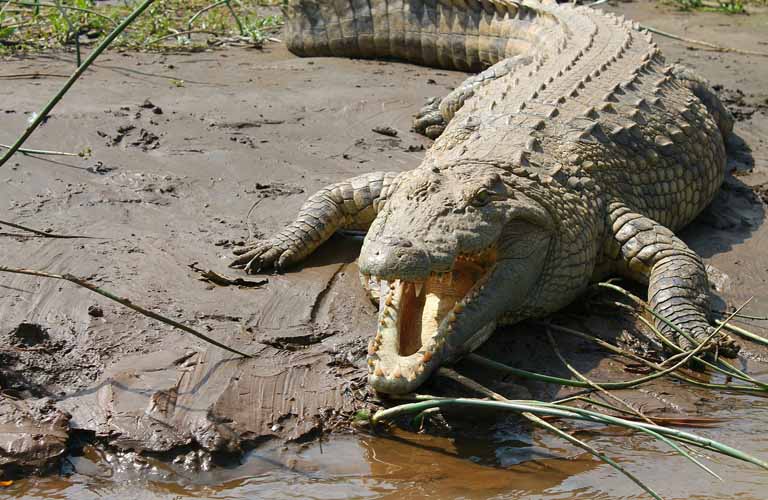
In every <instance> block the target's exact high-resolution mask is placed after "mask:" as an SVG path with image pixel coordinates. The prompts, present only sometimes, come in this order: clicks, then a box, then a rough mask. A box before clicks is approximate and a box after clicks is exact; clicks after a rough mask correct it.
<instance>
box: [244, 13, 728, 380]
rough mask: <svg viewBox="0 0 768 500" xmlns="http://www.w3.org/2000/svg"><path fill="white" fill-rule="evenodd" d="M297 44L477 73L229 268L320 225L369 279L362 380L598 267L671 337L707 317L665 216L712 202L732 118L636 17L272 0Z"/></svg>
mask: <svg viewBox="0 0 768 500" xmlns="http://www.w3.org/2000/svg"><path fill="white" fill-rule="evenodd" d="M285 12H286V18H287V24H286V28H285V39H286V42H287V44H288V47H289V49H290V50H291V51H292V52H294V53H295V54H297V55H299V56H347V57H364V58H394V59H399V60H406V61H410V62H413V63H417V64H421V65H427V66H436V67H440V68H450V69H457V70H465V71H479V73H478V74H476V75H475V76H472V77H471V78H469V79H467V80H466V81H465V82H464V83H463V84H462V85H461V86H459V87H458V88H457V89H456V90H454V91H453V92H451V93H450V94H449V95H448V96H447V97H445V98H443V99H433V100H431V101H429V102H428V104H427V106H426V107H425V108H424V109H423V110H422V111H421V112H420V113H419V114H418V115H417V118H416V120H415V128H416V129H417V130H418V131H421V132H422V133H425V134H427V135H429V136H431V137H433V138H436V140H435V143H434V144H433V145H432V147H431V148H430V149H429V150H428V151H427V153H426V157H425V158H424V160H423V162H422V163H421V165H420V166H419V167H418V168H417V169H415V170H412V171H408V172H403V173H387V172H376V173H369V174H366V175H362V176H359V177H355V178H353V179H350V180H348V181H344V182H340V183H337V184H333V185H330V186H328V187H326V188H324V189H322V190H321V191H320V192H318V193H316V194H315V195H313V196H311V197H310V198H309V200H308V201H307V202H306V203H305V204H304V205H303V207H302V208H301V211H300V213H299V215H298V218H297V219H296V220H295V221H294V222H292V223H291V224H289V225H288V226H287V227H285V228H284V229H283V230H281V231H279V232H278V233H277V234H275V235H274V236H273V237H272V238H271V239H269V240H266V241H263V242H260V243H257V244H255V245H250V246H248V247H246V248H244V249H242V250H241V251H238V252H236V253H237V255H239V257H238V258H237V259H236V260H235V261H234V262H233V263H232V266H234V267H244V268H245V269H246V270H247V271H248V272H257V271H259V270H261V269H266V268H269V267H273V268H276V269H282V268H285V267H286V266H290V265H292V264H294V263H296V262H297V261H299V260H301V259H304V258H305V257H306V256H307V255H309V254H310V253H311V252H313V251H314V250H315V249H316V248H317V247H318V246H319V245H320V244H321V243H323V241H325V240H326V239H327V238H329V237H330V236H331V234H332V233H333V232H334V231H336V230H337V229H342V228H346V229H350V228H352V229H367V230H368V232H367V236H366V238H365V241H364V243H363V247H362V250H361V254H360V258H359V267H360V271H361V275H362V276H363V278H364V279H363V281H364V283H365V284H368V285H371V288H372V289H373V292H374V295H375V294H376V292H380V293H379V294H378V296H379V318H378V327H377V332H376V335H375V337H373V338H372V339H371V341H370V344H369V351H368V354H369V355H368V369H369V382H370V384H371V385H372V387H373V388H374V389H376V390H378V391H381V392H385V393H404V392H409V391H412V390H414V389H415V388H416V387H418V386H419V385H420V384H421V383H422V382H423V381H424V380H425V379H426V378H427V377H428V376H429V375H430V373H432V372H433V371H434V370H435V369H436V368H437V367H438V366H439V365H441V364H442V363H446V362H450V361H453V360H455V359H457V358H458V357H460V356H461V355H462V354H464V353H466V352H468V351H471V350H472V349H474V348H476V347H477V346H479V345H480V344H482V343H483V342H484V341H485V340H486V339H487V338H488V337H489V336H490V335H491V334H492V333H493V331H494V329H495V327H496V325H497V324H501V323H507V324H508V323H515V322H519V321H521V320H524V319H527V318H536V317H542V316H545V315H548V314H550V313H552V312H554V311H557V310H558V309H560V308H562V307H563V306H565V305H567V304H568V303H569V302H571V301H573V300H574V299H575V298H576V297H577V296H578V295H579V294H581V293H582V292H583V291H584V290H585V289H586V288H587V287H588V286H589V284H590V282H592V281H594V280H596V279H601V278H602V277H604V276H606V275H608V274H618V275H622V276H625V277H629V278H632V279H635V280H639V281H641V282H644V283H647V284H648V298H649V301H650V304H651V305H652V307H654V308H655V309H656V310H657V311H659V312H660V313H662V314H663V315H664V316H666V317H667V318H668V319H669V320H671V321H673V322H675V323H676V324H677V325H679V326H680V327H681V328H682V329H683V330H684V331H686V332H687V333H688V334H689V335H686V336H683V337H679V336H678V335H677V334H676V333H675V331H673V330H672V328H671V327H670V326H669V325H668V324H666V323H663V322H660V321H657V324H656V326H657V327H658V328H659V329H660V330H661V331H662V332H663V333H665V334H666V335H669V336H670V337H672V338H673V339H675V341H676V342H677V343H678V344H679V345H680V346H682V347H690V345H689V344H690V342H691V341H696V340H699V341H700V340H701V339H702V338H703V337H705V336H707V334H708V332H710V331H711V327H710V323H709V321H708V312H709V288H708V282H707V275H706V272H705V268H704V266H703V264H702V261H701V259H700V258H699V256H698V255H697V254H696V253H695V252H694V251H692V250H691V249H689V248H688V247H687V246H686V244H685V243H683V242H682V241H681V240H680V239H678V238H677V237H676V236H675V235H674V233H673V231H676V230H679V229H680V228H682V227H683V226H685V225H686V224H688V223H689V222H691V220H693V218H694V217H696V215H697V214H698V213H699V212H700V211H701V210H702V209H703V208H704V207H705V206H706V205H707V204H708V203H709V202H710V201H711V200H712V198H713V197H714V195H715V193H716V192H717V190H718V188H719V186H720V184H721V183H722V181H723V177H724V171H725V160H726V154H725V146H724V137H725V136H726V135H727V134H729V133H730V132H731V129H732V125H733V122H732V119H731V117H730V115H729V114H728V112H727V111H726V110H725V108H724V107H723V105H722V104H721V102H720V101H719V100H718V98H717V97H716V95H715V94H714V93H713V92H712V91H711V90H710V88H709V86H708V85H707V83H706V81H705V80H703V79H701V78H700V77H698V76H696V75H695V74H693V73H692V72H691V71H690V70H688V69H686V68H685V67H681V66H676V65H668V64H666V63H665V60H664V58H663V56H662V55H661V53H660V51H659V48H658V47H657V45H656V44H655V43H654V42H653V40H652V39H651V36H650V34H649V33H647V32H645V31H643V30H642V29H640V27H639V25H637V24H635V23H632V22H630V21H627V20H624V18H623V17H617V16H615V15H613V14H610V13H605V12H602V11H599V10H596V9H592V8H588V7H576V6H572V5H562V6H558V5H557V4H556V3H554V2H551V3H548V2H543V3H537V2H532V1H522V2H517V1H511V0H480V1H477V0H289V1H288V3H287V5H286V6H285Z"/></svg>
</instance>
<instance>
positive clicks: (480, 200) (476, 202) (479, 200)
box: [472, 189, 491, 207]
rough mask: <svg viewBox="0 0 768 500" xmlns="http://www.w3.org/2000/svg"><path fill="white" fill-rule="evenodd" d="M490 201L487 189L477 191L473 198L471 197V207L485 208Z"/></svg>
mask: <svg viewBox="0 0 768 500" xmlns="http://www.w3.org/2000/svg"><path fill="white" fill-rule="evenodd" d="M490 201H491V193H489V192H488V190H487V189H481V190H479V191H478V192H476V193H475V196H473V197H472V205H473V206H476V207H482V206H485V205H487V204H488V203H490Z"/></svg>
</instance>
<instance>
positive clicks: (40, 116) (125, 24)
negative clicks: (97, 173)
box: [0, 0, 154, 167]
mask: <svg viewBox="0 0 768 500" xmlns="http://www.w3.org/2000/svg"><path fill="white" fill-rule="evenodd" d="M152 3H154V0H144V2H142V3H141V5H139V6H138V7H136V9H135V10H134V11H133V12H131V14H129V15H128V17H126V18H125V19H124V20H123V22H121V23H120V24H119V25H118V26H117V27H116V28H115V29H114V30H112V32H111V33H110V34H109V35H107V37H106V38H105V39H104V40H102V42H101V43H100V44H99V45H98V46H97V47H96V48H95V49H93V51H92V52H91V53H90V54H89V55H88V57H87V58H86V59H85V61H83V64H81V65H80V66H78V67H77V69H76V70H75V72H74V73H72V76H70V77H69V79H68V80H67V82H66V83H65V84H64V86H63V87H62V88H61V90H59V92H58V93H57V94H56V95H55V96H53V98H52V99H51V100H50V101H48V104H46V105H45V107H44V108H43V109H42V110H41V111H40V113H39V114H38V115H37V117H36V118H35V120H34V121H33V122H32V123H31V124H30V125H29V126H28V127H27V128H26V130H25V131H24V133H23V134H21V137H19V138H18V139H17V140H16V142H15V143H14V144H13V146H11V148H10V149H9V150H8V151H6V152H5V154H4V155H3V157H2V158H0V167H2V166H3V165H4V164H5V162H7V161H8V160H9V159H10V158H11V156H13V155H14V154H15V153H16V151H18V149H19V148H20V147H21V146H22V144H24V142H25V141H26V140H27V139H28V138H29V136H30V135H32V132H34V131H35V129H37V127H39V126H40V124H41V123H43V121H44V120H45V119H46V118H47V117H48V114H49V113H50V112H51V110H52V109H53V108H54V106H56V104H58V102H59V101H60V100H61V98H62V97H64V94H66V93H67V91H68V90H69V89H70V87H72V85H74V83H75V82H76V81H77V80H78V78H80V77H81V76H82V74H83V73H84V72H85V70H86V69H88V67H89V66H90V65H91V64H92V63H93V61H95V60H96V58H97V57H99V55H100V54H101V53H102V52H104V50H105V49H106V48H107V47H108V46H109V44H111V43H112V42H113V41H114V39H115V38H117V37H118V35H120V33H122V32H123V31H124V30H125V28H127V27H128V26H129V25H130V24H131V23H132V22H133V20H134V19H136V18H137V17H139V15H141V13H142V12H144V11H145V10H146V9H147V8H148V7H149V6H150V5H152Z"/></svg>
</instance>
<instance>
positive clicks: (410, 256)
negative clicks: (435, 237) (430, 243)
mask: <svg viewBox="0 0 768 500" xmlns="http://www.w3.org/2000/svg"><path fill="white" fill-rule="evenodd" d="M359 265H360V271H361V272H362V273H363V274H367V275H372V276H378V277H380V278H383V279H394V278H398V279H403V280H407V281H414V280H421V279H426V278H427V277H428V276H429V273H430V267H431V266H430V261H429V254H428V253H427V252H426V251H424V250H422V249H420V248H418V247H417V246H415V245H414V244H413V242H412V241H410V240H408V239H404V238H393V237H382V238H378V239H375V240H374V239H370V240H369V239H366V240H365V243H363V248H362V250H361V252H360V260H359Z"/></svg>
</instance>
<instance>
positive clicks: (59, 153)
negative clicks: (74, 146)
mask: <svg viewBox="0 0 768 500" xmlns="http://www.w3.org/2000/svg"><path fill="white" fill-rule="evenodd" d="M0 148H4V149H11V146H9V145H7V144H0ZM16 151H18V152H19V153H22V154H25V155H43V156H46V155H48V156H80V157H82V155H80V154H77V153H64V152H63V151H47V150H45V149H25V148H19V149H17V150H16Z"/></svg>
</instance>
